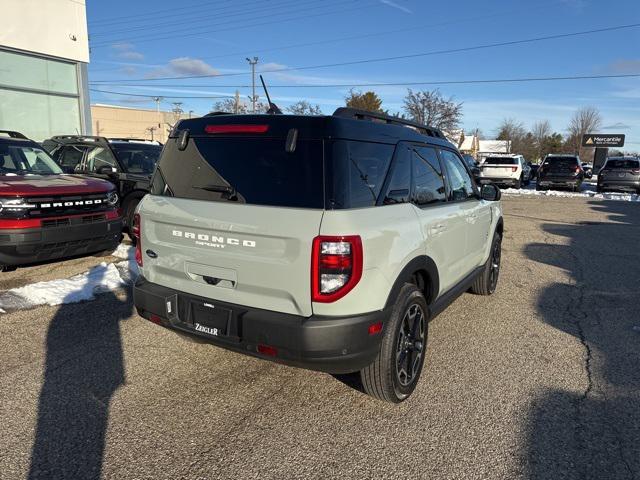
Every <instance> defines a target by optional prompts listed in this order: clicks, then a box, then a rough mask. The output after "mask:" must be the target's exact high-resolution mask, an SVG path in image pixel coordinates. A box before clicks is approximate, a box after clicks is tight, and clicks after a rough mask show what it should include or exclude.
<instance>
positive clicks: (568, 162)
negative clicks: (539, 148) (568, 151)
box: [543, 157, 578, 167]
mask: <svg viewBox="0 0 640 480" xmlns="http://www.w3.org/2000/svg"><path fill="white" fill-rule="evenodd" d="M577 164H578V159H577V158H576V157H548V158H545V159H544V163H543V165H563V166H567V167H573V166H575V165H577Z"/></svg>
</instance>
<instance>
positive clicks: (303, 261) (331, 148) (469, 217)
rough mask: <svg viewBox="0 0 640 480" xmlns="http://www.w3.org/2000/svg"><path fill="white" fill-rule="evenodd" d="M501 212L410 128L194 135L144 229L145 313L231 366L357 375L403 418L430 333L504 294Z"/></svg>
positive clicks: (272, 118) (217, 130) (286, 120)
mask: <svg viewBox="0 0 640 480" xmlns="http://www.w3.org/2000/svg"><path fill="white" fill-rule="evenodd" d="M408 127H410V128H408ZM499 199H500V191H499V190H498V188H497V187H495V186H494V185H485V186H483V187H482V191H480V190H478V188H477V186H476V185H475V183H474V181H473V178H472V176H471V174H470V172H469V169H468V167H467V166H466V164H465V162H464V161H463V160H462V158H461V157H460V154H459V153H458V151H457V150H456V148H455V147H454V146H453V145H452V144H451V143H449V142H448V141H447V140H446V139H445V138H444V136H443V135H442V133H441V132H440V131H438V130H436V129H432V128H429V127H425V126H423V125H417V124H411V123H409V122H406V121H403V120H400V119H397V118H392V117H387V116H384V115H374V114H371V113H367V112H362V111H358V110H353V109H338V110H337V111H336V112H335V113H334V114H333V115H331V116H295V115H225V114H217V115H211V116H205V117H203V118H195V119H189V120H182V121H181V122H180V123H178V125H177V126H176V128H175V129H174V131H173V132H172V133H171V136H170V138H169V140H168V142H167V144H166V145H165V148H164V150H163V152H162V155H161V158H160V160H159V163H158V166H157V169H156V173H155V175H154V177H153V180H152V186H151V193H150V194H149V195H147V196H146V197H144V199H143V200H142V201H141V203H140V206H139V208H138V213H137V214H136V219H137V220H136V223H135V227H134V234H135V235H136V236H137V239H138V242H137V243H136V259H137V261H138V264H139V265H140V270H141V275H140V277H139V278H138V280H137V282H136V284H135V288H134V299H135V306H136V308H137V310H138V313H139V314H140V315H141V316H142V317H144V318H146V319H148V320H151V321H153V322H155V323H157V324H159V325H162V326H165V327H168V328H172V329H174V330H177V331H179V332H181V333H187V334H189V335H193V336H197V337H199V338H201V339H205V340H206V341H209V342H211V343H213V344H215V345H218V346H221V347H224V348H228V349H230V350H234V351H237V352H241V353H245V354H249V355H253V356H257V357H260V358H264V359H268V360H273V361H277V362H281V363H285V364H289V365H294V366H298V367H303V368H309V369H313V370H320V371H325V372H330V373H349V372H360V375H361V379H362V383H363V386H364V389H365V390H366V391H367V392H368V393H369V394H371V395H373V396H374V397H377V398H379V399H383V400H386V401H390V402H400V401H402V400H404V399H405V398H407V397H408V396H409V395H410V394H411V392H412V391H413V389H414V388H415V386H416V383H417V381H418V378H419V376H420V372H421V370H422V366H423V363H424V352H425V348H426V345H427V343H426V342H427V326H428V321H429V320H430V319H432V318H433V317H435V316H436V315H437V314H438V313H439V312H441V311H442V310H443V309H444V308H445V307H446V306H447V305H448V304H449V303H451V302H452V301H453V300H454V299H455V298H456V297H457V296H459V295H460V294H462V293H464V292H466V291H467V290H469V289H471V290H472V291H474V292H475V293H478V294H482V295H489V294H491V293H493V291H494V290H495V288H496V284H497V281H498V274H499V271H500V252H501V247H500V245H501V239H502V230H503V221H502V209H501V205H500V202H499V201H498V200H499Z"/></svg>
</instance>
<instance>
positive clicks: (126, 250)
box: [111, 243, 136, 259]
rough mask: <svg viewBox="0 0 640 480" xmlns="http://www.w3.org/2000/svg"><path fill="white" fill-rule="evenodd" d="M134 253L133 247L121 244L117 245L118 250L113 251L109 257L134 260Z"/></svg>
mask: <svg viewBox="0 0 640 480" xmlns="http://www.w3.org/2000/svg"><path fill="white" fill-rule="evenodd" d="M135 253H136V249H135V247H134V246H132V245H127V244H124V243H121V244H120V245H118V248H116V249H115V250H114V251H113V253H112V254H111V256H113V257H118V258H124V259H132V258H134V256H135Z"/></svg>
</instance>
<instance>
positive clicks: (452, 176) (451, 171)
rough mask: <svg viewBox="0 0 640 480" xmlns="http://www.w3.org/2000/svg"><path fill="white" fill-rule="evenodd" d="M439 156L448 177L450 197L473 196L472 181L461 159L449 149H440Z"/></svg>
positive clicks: (464, 198)
mask: <svg viewBox="0 0 640 480" xmlns="http://www.w3.org/2000/svg"><path fill="white" fill-rule="evenodd" d="M440 158H441V159H442V163H443V164H444V166H445V168H446V170H447V174H448V177H449V187H450V189H451V192H450V199H451V200H453V201H459V200H466V199H468V198H471V197H474V196H475V189H474V188H473V181H472V180H471V177H470V176H469V173H468V172H467V169H466V168H464V165H463V163H462V159H461V158H460V157H458V155H456V154H455V153H453V152H452V151H450V150H440Z"/></svg>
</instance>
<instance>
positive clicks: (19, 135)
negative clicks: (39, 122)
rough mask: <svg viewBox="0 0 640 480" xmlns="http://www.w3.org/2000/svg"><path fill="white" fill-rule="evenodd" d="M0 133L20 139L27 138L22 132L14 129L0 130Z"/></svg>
mask: <svg viewBox="0 0 640 480" xmlns="http://www.w3.org/2000/svg"><path fill="white" fill-rule="evenodd" d="M0 133H6V134H7V136H9V137H11V138H20V139H22V140H29V139H28V138H27V137H26V136H24V134H22V133H20V132H16V131H15V130H0Z"/></svg>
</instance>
